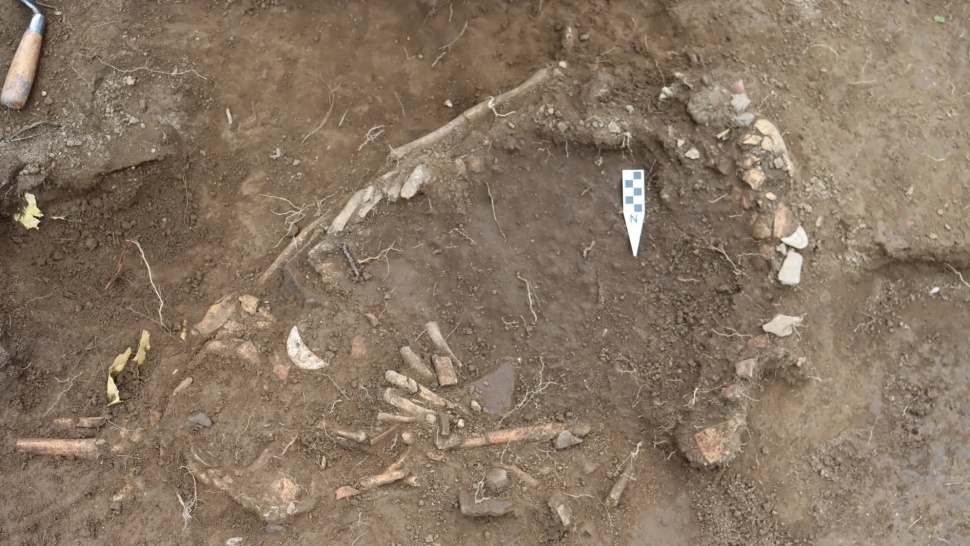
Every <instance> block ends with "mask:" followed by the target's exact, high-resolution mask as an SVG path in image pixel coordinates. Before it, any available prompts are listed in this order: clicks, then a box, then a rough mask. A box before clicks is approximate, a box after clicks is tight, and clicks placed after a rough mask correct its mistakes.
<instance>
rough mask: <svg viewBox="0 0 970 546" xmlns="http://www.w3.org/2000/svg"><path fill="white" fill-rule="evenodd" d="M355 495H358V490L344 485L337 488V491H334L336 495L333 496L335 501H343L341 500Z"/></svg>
mask: <svg viewBox="0 0 970 546" xmlns="http://www.w3.org/2000/svg"><path fill="white" fill-rule="evenodd" d="M356 495H360V490H359V489H356V488H353V487H351V486H349V485H345V486H343V487H338V488H337V491H336V494H335V495H334V496H335V498H336V500H343V499H346V498H350V497H353V496H356Z"/></svg>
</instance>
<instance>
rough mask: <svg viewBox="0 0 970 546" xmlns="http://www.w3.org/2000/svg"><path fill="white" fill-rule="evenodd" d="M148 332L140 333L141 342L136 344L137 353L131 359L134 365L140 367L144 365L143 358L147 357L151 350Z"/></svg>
mask: <svg viewBox="0 0 970 546" xmlns="http://www.w3.org/2000/svg"><path fill="white" fill-rule="evenodd" d="M149 337H150V336H149V334H148V330H142V331H141V340H140V341H139V342H138V351H137V352H136V353H135V358H134V359H133V360H134V362H135V364H138V365H139V366H141V365H142V364H144V363H145V358H147V357H148V350H149V349H151V348H152V344H151V343H150V342H149Z"/></svg>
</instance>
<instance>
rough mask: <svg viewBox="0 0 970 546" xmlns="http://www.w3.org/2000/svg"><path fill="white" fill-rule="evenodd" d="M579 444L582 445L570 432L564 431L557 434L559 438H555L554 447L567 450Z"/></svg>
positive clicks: (580, 440) (581, 441)
mask: <svg viewBox="0 0 970 546" xmlns="http://www.w3.org/2000/svg"><path fill="white" fill-rule="evenodd" d="M581 443H583V440H582V439H580V438H577V437H576V436H574V435H573V433H572V432H569V431H568V430H564V431H562V432H560V433H559V436H556V440H555V443H554V445H555V446H556V449H567V448H570V447H573V446H577V445H579V444H581Z"/></svg>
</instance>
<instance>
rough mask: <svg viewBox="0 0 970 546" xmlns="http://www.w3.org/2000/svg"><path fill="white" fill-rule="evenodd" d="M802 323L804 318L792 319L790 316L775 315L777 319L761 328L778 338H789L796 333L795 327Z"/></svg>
mask: <svg viewBox="0 0 970 546" xmlns="http://www.w3.org/2000/svg"><path fill="white" fill-rule="evenodd" d="M801 323H802V317H790V316H788V315H775V318H773V319H771V321H770V322H768V323H767V324H765V325H764V326H762V327H761V329H762V330H764V331H765V332H766V333H769V334H774V335H776V336H778V337H788V336H790V335H792V334H793V333H795V327H796V326H798V325H800V324H801Z"/></svg>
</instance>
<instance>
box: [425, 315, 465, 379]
mask: <svg viewBox="0 0 970 546" xmlns="http://www.w3.org/2000/svg"><path fill="white" fill-rule="evenodd" d="M426 328H427V329H428V337H430V338H431V343H434V345H435V347H437V348H438V350H439V351H441V352H443V353H445V354H446V355H448V356H449V357H450V358H451V361H452V362H453V363H454V364H455V366H458V367H459V368H463V367H464V364H462V363H461V360H459V359H458V357H457V356H455V353H454V352H452V350H451V347H448V342H447V341H445V336H443V335H441V330H440V329H439V328H438V323H437V322H429V323H428V324H427V325H426Z"/></svg>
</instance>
